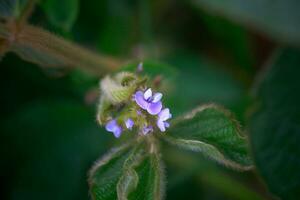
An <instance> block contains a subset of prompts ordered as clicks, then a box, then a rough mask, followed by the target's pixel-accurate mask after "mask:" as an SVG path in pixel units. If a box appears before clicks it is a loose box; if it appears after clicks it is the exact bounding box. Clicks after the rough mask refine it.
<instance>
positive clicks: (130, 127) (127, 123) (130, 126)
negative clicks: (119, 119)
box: [125, 118, 134, 130]
mask: <svg viewBox="0 0 300 200" xmlns="http://www.w3.org/2000/svg"><path fill="white" fill-rule="evenodd" d="M125 125H126V128H128V129H129V130H131V129H132V127H133V125H134V121H133V120H132V119H131V118H128V119H127V120H126V121H125Z"/></svg>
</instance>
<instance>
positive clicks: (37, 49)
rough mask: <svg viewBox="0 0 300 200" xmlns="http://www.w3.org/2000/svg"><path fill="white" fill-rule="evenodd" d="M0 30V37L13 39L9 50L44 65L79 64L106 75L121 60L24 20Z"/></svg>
mask: <svg viewBox="0 0 300 200" xmlns="http://www.w3.org/2000/svg"><path fill="white" fill-rule="evenodd" d="M0 30H2V32H3V33H1V32H0V39H1V37H3V38H2V39H4V40H6V41H7V42H8V43H9V49H8V50H9V51H13V52H15V53H17V54H18V55H19V56H20V57H22V58H23V59H24V60H27V61H30V62H34V63H36V64H38V65H41V66H46V67H77V68H79V69H82V70H85V71H88V72H90V73H93V74H95V75H103V74H104V73H106V72H111V71H114V70H116V69H117V67H118V66H120V64H121V62H120V61H118V60H116V59H114V58H112V57H109V56H105V55H100V54H97V53H94V52H92V51H90V50H88V49H85V48H82V47H80V46H79V45H76V44H74V43H73V42H71V41H66V40H64V39H63V38H61V37H59V36H56V35H54V34H52V33H50V32H48V31H46V30H43V29H41V28H38V27H35V26H32V25H27V24H23V26H22V27H21V29H19V28H18V26H17V25H16V24H15V25H14V24H10V25H9V26H8V25H7V24H0ZM5 31H6V32H5ZM7 31H8V32H7ZM4 32H5V33H6V34H5V33H4Z"/></svg>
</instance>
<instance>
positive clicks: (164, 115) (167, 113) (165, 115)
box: [158, 108, 171, 121]
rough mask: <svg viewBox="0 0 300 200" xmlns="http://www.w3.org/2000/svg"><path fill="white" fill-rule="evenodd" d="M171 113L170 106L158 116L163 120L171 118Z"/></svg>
mask: <svg viewBox="0 0 300 200" xmlns="http://www.w3.org/2000/svg"><path fill="white" fill-rule="evenodd" d="M170 115H171V114H170V110H169V108H165V109H163V110H162V111H161V112H160V113H159V114H158V117H159V119H160V120H161V121H166V120H168V119H169V118H170Z"/></svg>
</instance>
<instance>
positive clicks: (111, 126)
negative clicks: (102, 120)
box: [105, 119, 118, 132]
mask: <svg viewBox="0 0 300 200" xmlns="http://www.w3.org/2000/svg"><path fill="white" fill-rule="evenodd" d="M117 126H118V124H117V121H116V120H115V119H113V120H111V121H109V122H108V123H107V124H106V125H105V129H106V130H107V131H109V132H113V131H114V130H115V128H116V127H117Z"/></svg>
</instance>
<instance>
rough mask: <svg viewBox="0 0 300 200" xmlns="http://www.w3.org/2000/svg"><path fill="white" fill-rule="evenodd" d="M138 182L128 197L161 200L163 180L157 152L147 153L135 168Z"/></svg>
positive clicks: (131, 199) (163, 188)
mask: <svg viewBox="0 0 300 200" xmlns="http://www.w3.org/2000/svg"><path fill="white" fill-rule="evenodd" d="M136 172H137V174H138V176H139V177H140V178H139V184H138V186H137V188H136V190H135V191H134V192H132V193H131V194H130V195H129V197H128V199H130V200H137V199H139V200H152V199H155V200H161V199H163V197H164V190H165V181H164V178H165V177H164V171H163V166H162V161H161V160H160V155H159V154H158V153H151V154H149V155H148V156H147V157H146V158H145V159H144V161H143V162H142V163H141V164H140V165H139V166H138V167H137V168H136Z"/></svg>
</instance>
